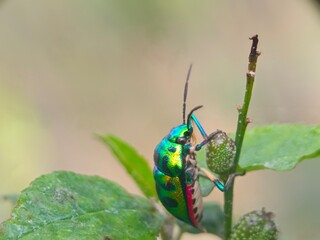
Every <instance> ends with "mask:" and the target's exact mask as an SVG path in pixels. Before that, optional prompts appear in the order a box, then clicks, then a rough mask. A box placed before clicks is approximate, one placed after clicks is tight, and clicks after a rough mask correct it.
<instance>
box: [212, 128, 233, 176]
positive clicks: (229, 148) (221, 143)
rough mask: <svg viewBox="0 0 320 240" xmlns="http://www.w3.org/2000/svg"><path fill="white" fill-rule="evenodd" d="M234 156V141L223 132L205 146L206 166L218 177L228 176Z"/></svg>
mask: <svg viewBox="0 0 320 240" xmlns="http://www.w3.org/2000/svg"><path fill="white" fill-rule="evenodd" d="M235 154H236V145H235V144H234V141H233V140H232V139H231V138H229V137H228V136H227V134H226V133H225V132H221V133H220V134H218V135H217V136H216V137H215V138H213V139H212V140H211V141H210V142H209V143H208V144H207V146H206V160H207V166H208V168H209V169H210V170H211V171H212V172H214V173H217V174H219V175H224V174H228V173H229V171H230V170H231V168H232V166H233V160H234V156H235Z"/></svg>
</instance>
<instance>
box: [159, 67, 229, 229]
mask: <svg viewBox="0 0 320 240" xmlns="http://www.w3.org/2000/svg"><path fill="white" fill-rule="evenodd" d="M191 69H192V65H190V67H189V71H188V75H187V79H186V82H185V88H184V97H183V123H182V124H181V125H179V126H177V127H174V128H173V129H172V130H171V131H170V133H169V134H168V135H167V136H165V137H164V138H163V139H162V141H161V142H160V143H159V144H158V145H157V147H156V148H155V150H154V156H153V158H154V163H155V166H154V169H153V175H154V179H155V182H156V189H157V193H158V196H159V199H160V201H161V202H162V204H163V205H164V207H165V208H166V209H167V210H168V211H169V212H170V213H171V214H172V215H173V216H175V217H176V218H178V219H180V220H182V221H183V222H186V223H188V224H191V225H193V226H194V227H196V228H199V229H202V226H201V219H202V215H203V207H202V196H201V190H200V185H199V181H198V178H199V171H201V172H202V173H204V175H205V176H206V177H207V178H209V179H210V180H211V181H212V182H213V183H214V184H215V185H216V186H217V187H218V189H220V190H221V191H225V190H226V189H228V187H229V185H230V183H231V180H232V178H233V177H234V176H235V175H231V176H230V177H229V179H228V181H227V183H226V185H224V184H223V183H221V182H220V181H219V180H218V179H215V178H214V176H213V175H212V174H211V173H210V172H209V171H208V170H206V169H203V168H199V167H198V166H197V161H196V154H195V152H196V151H199V150H200V149H201V148H202V147H203V146H204V145H205V144H207V143H208V142H209V141H210V140H211V139H213V138H214V137H215V136H216V135H217V134H218V133H221V131H219V130H217V131H215V132H213V133H211V134H209V135H207V134H206V132H205V131H204V129H203V127H202V126H201V124H200V122H199V121H198V119H197V118H196V116H195V115H194V114H193V112H194V111H196V110H198V109H199V108H201V107H202V106H197V107H195V108H193V109H192V110H191V111H190V113H189V114H188V117H187V121H186V119H185V112H186V99H187V92H188V80H189V77H190V72H191ZM192 123H194V124H195V125H196V127H197V128H198V129H199V131H200V133H201V135H202V137H203V138H204V140H203V141H202V142H201V143H199V144H192V137H193V134H194V133H193V126H192Z"/></svg>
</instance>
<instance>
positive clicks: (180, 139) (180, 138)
mask: <svg viewBox="0 0 320 240" xmlns="http://www.w3.org/2000/svg"><path fill="white" fill-rule="evenodd" d="M186 142H187V139H186V138H184V137H179V138H177V143H179V144H186Z"/></svg>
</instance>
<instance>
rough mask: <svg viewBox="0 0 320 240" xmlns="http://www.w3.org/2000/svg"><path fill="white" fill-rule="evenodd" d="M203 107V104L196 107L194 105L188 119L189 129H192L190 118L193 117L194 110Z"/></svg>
mask: <svg viewBox="0 0 320 240" xmlns="http://www.w3.org/2000/svg"><path fill="white" fill-rule="evenodd" d="M202 107H203V106H202V105H200V106H196V107H194V108H193V109H192V110H191V111H190V113H189V114H188V119H187V126H188V129H190V123H191V121H190V119H191V116H192V113H193V112H194V111H196V110H198V109H199V108H202Z"/></svg>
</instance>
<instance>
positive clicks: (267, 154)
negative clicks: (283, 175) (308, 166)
mask: <svg viewBox="0 0 320 240" xmlns="http://www.w3.org/2000/svg"><path fill="white" fill-rule="evenodd" d="M317 156H320V126H306V125H298V124H296V125H289V124H288V125H269V126H263V127H256V128H254V129H251V130H249V131H247V132H246V135H245V138H244V142H243V147H242V149H241V156H240V162H239V165H240V167H241V168H243V169H245V170H246V171H252V170H258V169H273V170H278V171H279V170H281V171H282V170H289V169H292V168H294V167H295V166H296V165H297V164H298V163H299V162H300V161H303V160H305V159H310V158H315V157H317Z"/></svg>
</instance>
